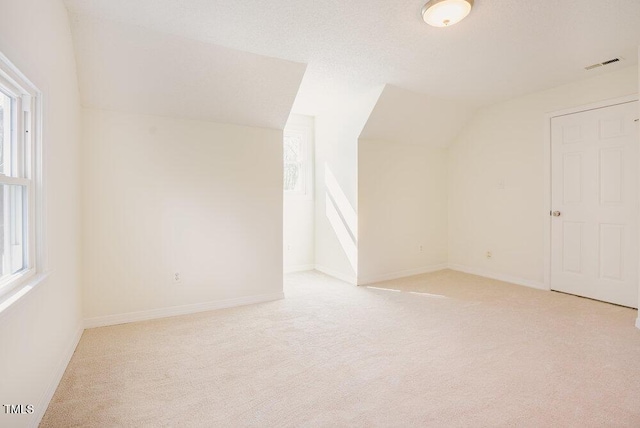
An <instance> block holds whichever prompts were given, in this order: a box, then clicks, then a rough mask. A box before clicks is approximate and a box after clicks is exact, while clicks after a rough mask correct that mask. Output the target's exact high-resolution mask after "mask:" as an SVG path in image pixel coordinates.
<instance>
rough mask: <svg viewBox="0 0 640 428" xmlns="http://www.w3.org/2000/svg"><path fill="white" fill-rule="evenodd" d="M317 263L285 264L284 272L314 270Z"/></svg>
mask: <svg viewBox="0 0 640 428" xmlns="http://www.w3.org/2000/svg"><path fill="white" fill-rule="evenodd" d="M315 268H316V265H297V266H285V267H284V273H295V272H305V271H308V270H314V269H315Z"/></svg>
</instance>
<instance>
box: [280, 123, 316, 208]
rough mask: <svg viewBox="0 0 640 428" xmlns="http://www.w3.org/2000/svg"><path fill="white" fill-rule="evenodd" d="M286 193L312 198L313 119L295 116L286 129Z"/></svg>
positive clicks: (284, 156) (284, 149) (284, 153)
mask: <svg viewBox="0 0 640 428" xmlns="http://www.w3.org/2000/svg"><path fill="white" fill-rule="evenodd" d="M283 158H284V192H285V194H286V195H290V196H296V195H297V196H301V197H304V198H305V199H307V198H310V197H311V194H312V189H313V118H311V117H308V116H301V115H293V116H292V117H291V118H290V121H289V122H288V123H287V126H286V127H285V129H284V145H283Z"/></svg>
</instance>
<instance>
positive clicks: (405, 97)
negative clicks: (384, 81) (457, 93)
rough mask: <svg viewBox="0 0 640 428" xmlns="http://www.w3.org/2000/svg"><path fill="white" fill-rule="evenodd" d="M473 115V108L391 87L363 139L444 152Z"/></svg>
mask: <svg viewBox="0 0 640 428" xmlns="http://www.w3.org/2000/svg"><path fill="white" fill-rule="evenodd" d="M472 114H473V109H472V108H469V107H467V106H465V105H461V104H460V103H458V102H453V101H447V100H442V99H439V98H434V97H429V96H426V95H421V94H418V93H415V92H411V91H407V90H405V89H401V88H398V87H395V86H391V85H387V86H385V88H384V90H383V91H382V94H381V95H380V97H379V98H378V102H377V103H376V106H375V108H374V109H373V111H372V112H371V115H370V116H369V119H368V120H367V124H366V125H365V127H364V129H363V130H362V133H361V134H360V139H373V140H386V141H392V142H397V143H403V144H413V145H422V146H427V147H432V148H442V147H446V146H447V145H448V144H449V143H450V142H451V141H452V140H453V139H454V138H455V137H456V135H458V133H459V132H460V130H461V129H462V127H463V126H464V125H465V123H466V122H467V121H468V120H469V119H470V118H471V115H472Z"/></svg>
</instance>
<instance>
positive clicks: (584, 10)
mask: <svg viewBox="0 0 640 428" xmlns="http://www.w3.org/2000/svg"><path fill="white" fill-rule="evenodd" d="M425 1H426V0H394V1H389V0H366V1H365V0H350V1H345V0H323V1H311V0H304V1H303V0H272V1H264V0H235V1H228V0H225V1H223V0H136V1H131V0H66V4H67V6H68V8H69V9H70V11H72V12H74V13H83V14H89V15H93V16H100V17H103V18H109V19H113V20H116V21H120V22H126V23H130V24H135V25H139V26H142V27H146V28H149V29H154V30H156V31H160V32H164V33H169V34H173V35H178V36H180V37H184V38H189V39H193V40H199V41H202V42H208V43H213V44H216V45H220V46H226V47H229V48H233V49H238V50H241V51H245V52H251V53H255V54H260V55H265V56H269V57H274V58H281V59H286V60H291V61H297V62H303V63H307V64H308V68H307V72H306V74H305V77H304V80H303V83H302V87H301V89H300V92H299V94H298V98H297V100H296V104H295V111H296V112H299V113H306V114H313V113H314V111H315V110H317V109H318V108H320V105H321V104H323V103H325V104H326V103H328V102H329V103H330V102H331V101H330V99H329V97H327V93H330V92H331V91H332V90H333V91H337V89H335V88H339V87H341V86H342V87H344V86H357V85H360V86H367V85H370V86H373V85H381V84H392V85H396V86H398V87H402V88H405V89H409V90H412V91H416V92H420V93H422V94H427V95H430V96H434V97H439V98H444V99H452V100H458V101H463V102H465V103H468V104H470V105H474V106H479V105H484V104H489V103H492V102H496V101H499V100H502V99H507V98H510V97H513V96H517V95H521V94H524V93H528V92H532V91H536V90H541V89H545V88H549V87H553V86H556V85H559V84H563V83H567V82H569V81H573V80H576V79H580V78H585V77H589V76H593V75H595V74H599V73H603V72H605V70H613V69H616V68H621V67H624V66H628V65H632V64H636V63H637V47H638V45H640V1H639V0H501V1H500V0H476V2H475V6H474V8H473V11H472V12H471V14H470V15H469V17H468V18H467V19H465V20H464V21H462V22H461V23H460V24H458V25H455V26H452V27H450V28H433V27H430V26H428V25H426V24H425V23H424V22H422V20H421V17H420V9H421V7H422V6H423V3H424V2H425ZM83 37H84V36H83ZM105 37H106V36H105ZM121 37H124V36H121ZM77 38H78V37H77V36H76V39H77ZM157 47H158V48H159V47H160V45H159V44H158V45H157ZM177 49H178V48H177V47H176V50H177ZM83 55H90V53H87V52H81V53H80V54H79V57H80V58H79V62H80V63H82V62H83V59H82V56H83ZM614 56H624V57H625V58H626V61H625V62H623V63H621V64H616V65H611V66H608V67H601V68H600V69H597V70H593V71H590V72H587V71H585V70H584V69H583V67H584V66H586V65H589V64H592V63H595V62H600V61H603V60H606V59H609V58H611V57H614ZM211 58H213V55H212V56H211ZM198 64H201V65H203V66H204V65H205V63H204V62H201V63H198ZM195 69H196V67H192V70H194V71H195ZM325 107H326V106H325Z"/></svg>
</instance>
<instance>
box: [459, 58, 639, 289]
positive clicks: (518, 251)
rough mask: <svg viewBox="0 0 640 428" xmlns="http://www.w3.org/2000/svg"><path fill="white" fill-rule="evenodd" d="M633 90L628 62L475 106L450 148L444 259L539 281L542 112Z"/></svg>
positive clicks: (635, 88)
mask: <svg viewBox="0 0 640 428" xmlns="http://www.w3.org/2000/svg"><path fill="white" fill-rule="evenodd" d="M637 92H638V69H637V67H636V66H633V67H627V68H625V69H622V70H619V71H615V72H611V73H607V74H601V75H598V76H597V77H594V78H591V79H586V80H582V81H578V82H575V83H572V84H569V85H564V86H560V87H557V88H553V89H550V90H546V91H542V92H537V93H534V94H530V95H527V96H523V97H519V98H516V99H513V100H510V101H506V102H503V103H500V104H496V105H493V106H490V107H487V108H484V109H482V110H481V111H479V112H478V114H477V115H476V116H475V117H474V118H473V119H472V120H471V121H470V123H469V124H468V125H467V126H466V128H465V129H464V130H463V132H462V133H461V134H460V135H459V137H458V138H457V139H456V140H455V141H454V143H453V144H452V145H451V146H450V148H449V165H450V171H449V262H450V263H451V264H452V265H453V266H454V267H457V268H461V269H465V270H469V271H474V272H476V273H479V274H490V275H501V276H503V277H505V276H506V277H509V278H513V279H517V280H521V281H520V282H523V283H528V284H529V285H533V286H541V284H542V282H543V271H544V260H543V251H544V248H543V233H544V214H545V213H544V211H545V206H546V205H545V203H544V198H543V182H544V174H543V173H544V171H543V165H544V162H543V152H544V150H543V143H544V141H545V136H544V129H545V122H544V120H545V114H546V113H548V112H553V111H557V110H561V109H565V108H569V107H575V106H580V105H584V104H588V103H592V102H595V101H599V100H604V99H609V98H615V97H620V96H624V95H629V94H635V93H637ZM487 251H491V252H492V254H493V257H492V258H491V259H487V258H486V257H485V254H486V252H487Z"/></svg>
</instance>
